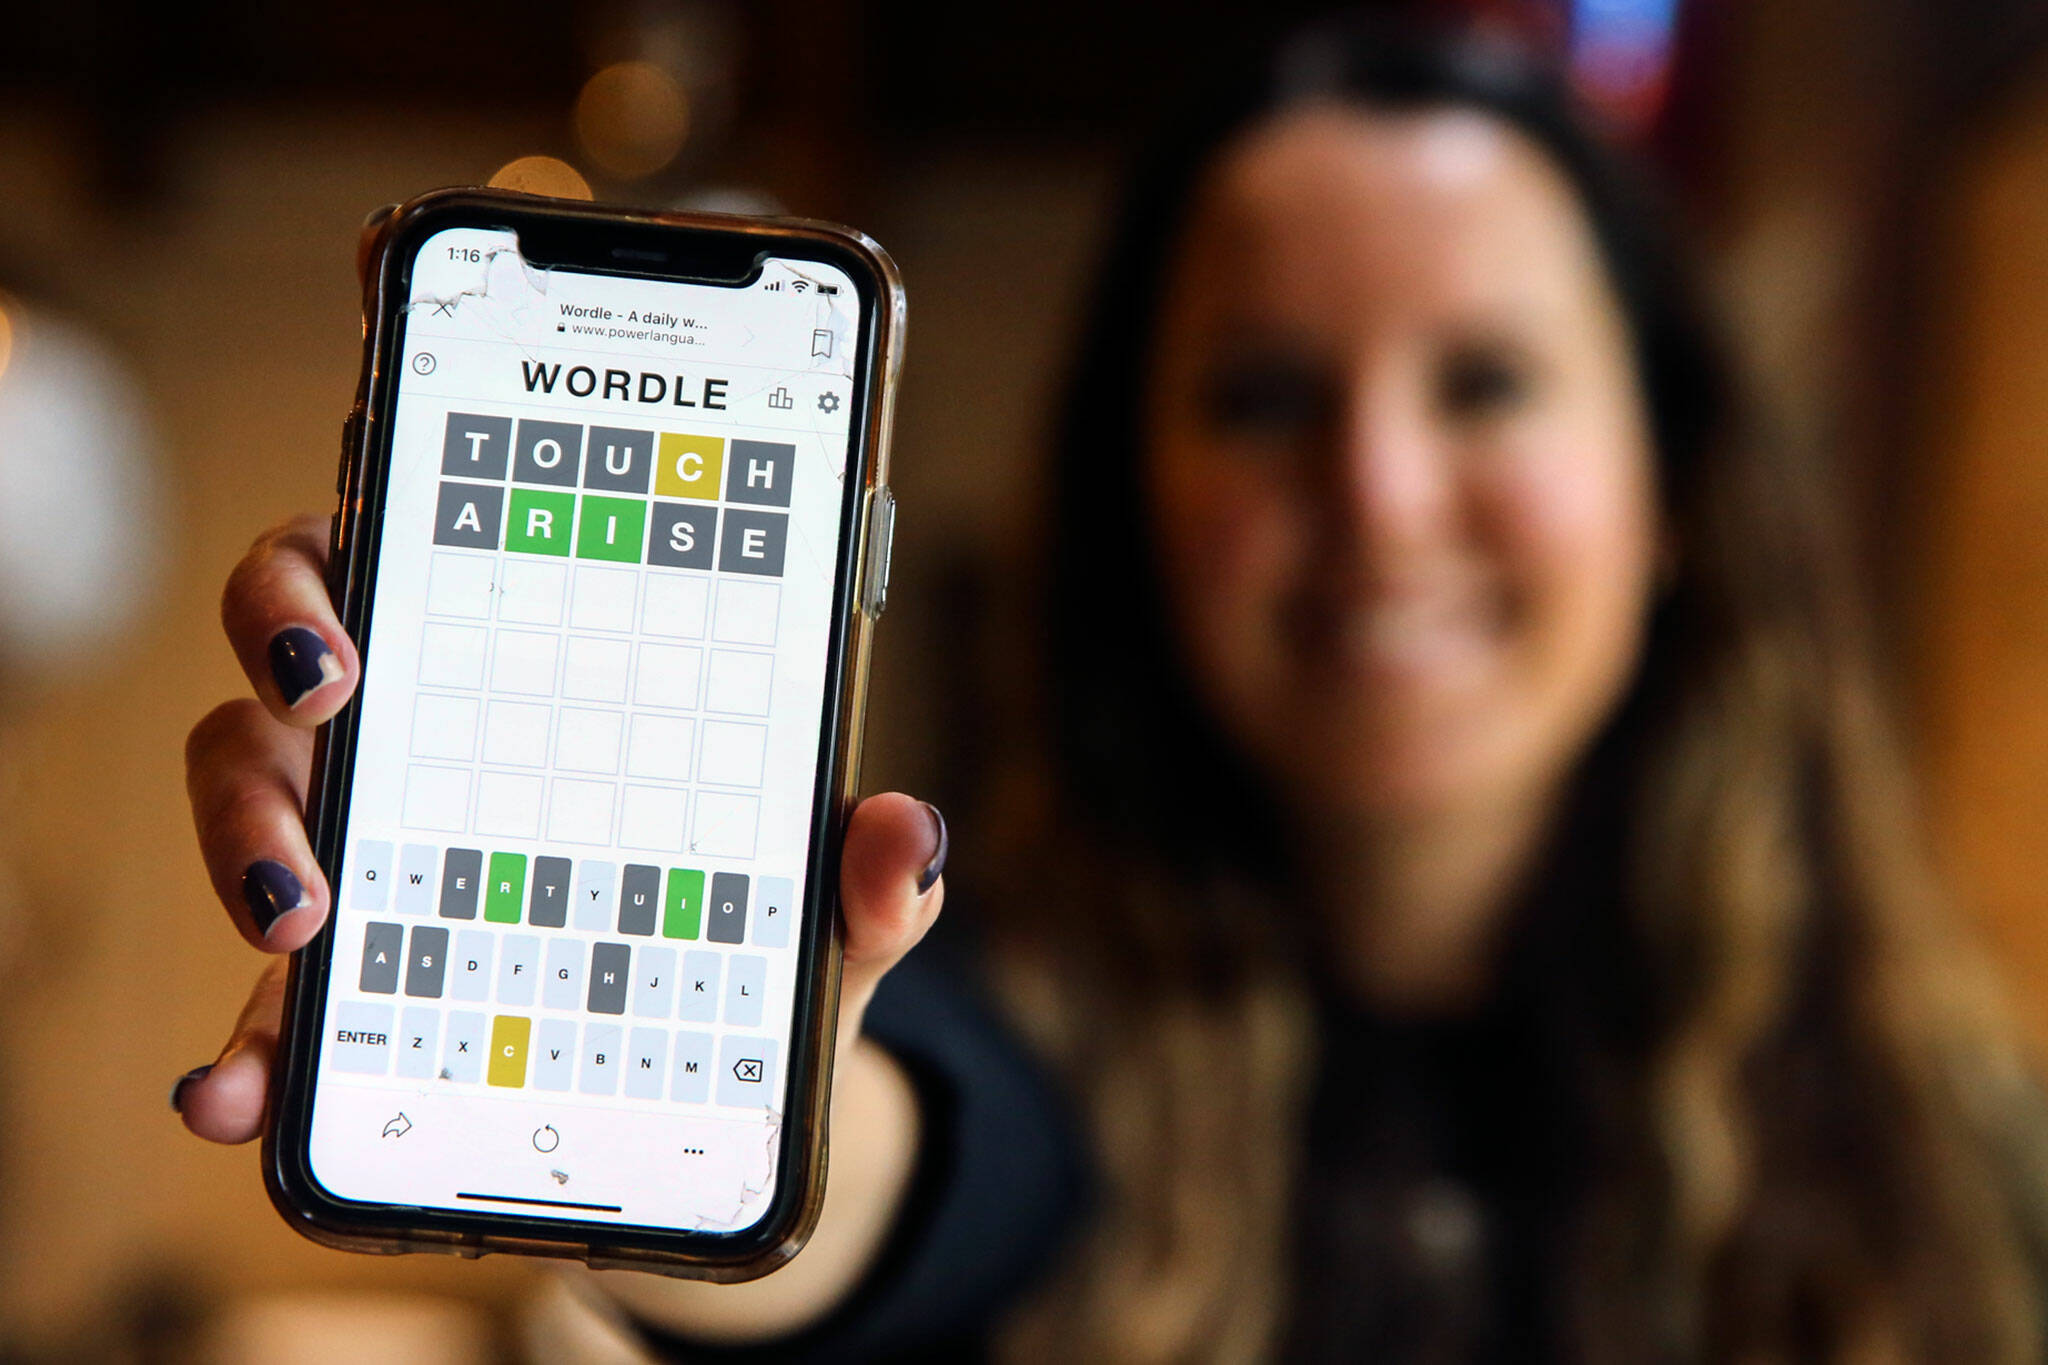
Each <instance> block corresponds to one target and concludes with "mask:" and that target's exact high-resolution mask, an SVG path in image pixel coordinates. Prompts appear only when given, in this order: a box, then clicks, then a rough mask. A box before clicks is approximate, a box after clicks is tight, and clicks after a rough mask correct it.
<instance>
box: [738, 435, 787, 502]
mask: <svg viewBox="0 0 2048 1365" xmlns="http://www.w3.org/2000/svg"><path fill="white" fill-rule="evenodd" d="M795 477H796V447H795V446H793V445H785V444H783V443H782V442H780V441H733V442H732V443H731V444H729V445H728V446H727V447H726V454H725V500H726V501H727V502H750V503H753V504H754V505H755V506H757V507H787V506H789V485H790V481H791V480H792V479H794V478H795Z"/></svg>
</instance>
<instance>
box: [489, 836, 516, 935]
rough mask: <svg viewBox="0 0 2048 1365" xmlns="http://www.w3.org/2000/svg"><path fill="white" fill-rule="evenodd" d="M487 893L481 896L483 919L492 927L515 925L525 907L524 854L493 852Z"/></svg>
mask: <svg viewBox="0 0 2048 1365" xmlns="http://www.w3.org/2000/svg"><path fill="white" fill-rule="evenodd" d="M489 886H490V890H489V892H487V893H486V894H485V896H484V918H485V919H487V920H489V921H491V922H492V923H493V924H517V923H519V917H520V914H521V913H522V912H523V911H524V909H525V907H526V855H525V854H524V853H493V854H492V855H491V880H490V882H489Z"/></svg>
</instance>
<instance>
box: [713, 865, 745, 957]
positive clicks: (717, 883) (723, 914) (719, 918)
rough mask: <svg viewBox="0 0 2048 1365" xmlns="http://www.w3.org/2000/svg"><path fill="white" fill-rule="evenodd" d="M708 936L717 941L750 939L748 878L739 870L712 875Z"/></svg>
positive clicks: (727, 941)
mask: <svg viewBox="0 0 2048 1365" xmlns="http://www.w3.org/2000/svg"><path fill="white" fill-rule="evenodd" d="M704 937H705V938H707V939H709V940H710V941H711V942H713V943H745V942H746V941H747V879H746V877H745V876H743V875H741V874H740V873H738V872H714V873H712V874H711V923H710V925H709V927H707V928H706V929H705V931H704Z"/></svg>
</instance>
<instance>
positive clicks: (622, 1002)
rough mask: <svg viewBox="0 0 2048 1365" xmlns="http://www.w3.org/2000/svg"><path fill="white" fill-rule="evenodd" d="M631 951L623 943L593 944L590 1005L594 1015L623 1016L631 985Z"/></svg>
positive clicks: (591, 952)
mask: <svg viewBox="0 0 2048 1365" xmlns="http://www.w3.org/2000/svg"><path fill="white" fill-rule="evenodd" d="M631 957H632V954H631V950H630V949H628V948H627V947H626V945H625V944H623V943H593V944H592V945H591V946H590V1002H589V1009H590V1012H591V1013H592V1014H624V1013H625V1012H626V987H627V986H629V985H630V984H632V980H633V977H632V961H631Z"/></svg>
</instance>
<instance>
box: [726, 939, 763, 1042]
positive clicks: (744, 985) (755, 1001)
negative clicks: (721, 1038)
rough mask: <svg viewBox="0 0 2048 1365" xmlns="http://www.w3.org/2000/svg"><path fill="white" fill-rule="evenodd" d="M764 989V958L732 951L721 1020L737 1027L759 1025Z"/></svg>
mask: <svg viewBox="0 0 2048 1365" xmlns="http://www.w3.org/2000/svg"><path fill="white" fill-rule="evenodd" d="M767 989H768V959H767V958H765V957H755V956H754V955H753V954H751V953H736V954H734V955H733V958H732V962H731V965H730V967H729V968H728V969H727V971H726V974H725V1022H726V1023H728V1024H737V1025H739V1026H740V1027H741V1028H759V1027H761V993H762V992H763V991H765V990H767Z"/></svg>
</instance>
